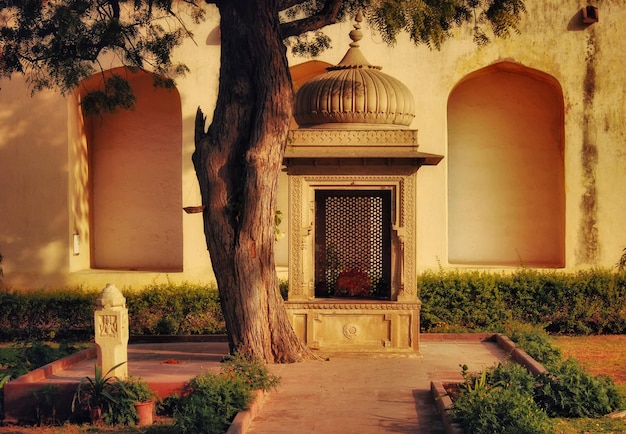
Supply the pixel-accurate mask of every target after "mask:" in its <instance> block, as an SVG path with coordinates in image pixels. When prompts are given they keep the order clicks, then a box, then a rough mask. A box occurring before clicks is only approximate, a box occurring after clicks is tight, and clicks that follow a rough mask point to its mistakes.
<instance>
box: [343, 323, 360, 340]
mask: <svg viewBox="0 0 626 434" xmlns="http://www.w3.org/2000/svg"><path fill="white" fill-rule="evenodd" d="M358 334H359V328H358V327H357V325H356V324H354V323H347V324H344V326H343V335H344V336H345V337H346V338H347V339H354V338H356V337H357V335H358Z"/></svg>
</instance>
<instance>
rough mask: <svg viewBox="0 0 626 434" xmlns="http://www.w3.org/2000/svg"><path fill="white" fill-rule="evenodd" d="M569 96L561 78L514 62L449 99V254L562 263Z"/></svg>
mask: <svg viewBox="0 0 626 434" xmlns="http://www.w3.org/2000/svg"><path fill="white" fill-rule="evenodd" d="M563 119H564V104H563V93H562V90H561V86H560V85H559V83H558V81H557V80H556V79H555V78H554V77H552V76H550V75H548V74H545V73H543V72H541V71H538V70H535V69H531V68H528V67H525V66H523V65H520V64H518V63H514V62H508V61H507V62H500V63H497V64H494V65H491V66H488V67H486V68H483V69H481V70H478V71H476V72H474V73H471V74H469V75H468V76H466V77H465V78H463V79H462V80H461V81H460V82H459V83H458V84H457V86H456V87H455V88H454V89H453V90H452V92H451V93H450V97H449V99H448V158H447V162H448V260H449V262H450V263H454V264H473V265H496V266H519V265H527V266H535V267H563V266H564V265H565V264H564V261H565V259H564V255H565V253H564V252H565V245H564V244H565V242H564V239H565V187H564V161H563V147H564V143H563V142H564V139H563V137H564V121H563Z"/></svg>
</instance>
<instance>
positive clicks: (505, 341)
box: [430, 333, 548, 434]
mask: <svg viewBox="0 0 626 434" xmlns="http://www.w3.org/2000/svg"><path fill="white" fill-rule="evenodd" d="M487 340H495V342H497V344H498V345H499V346H500V348H502V350H504V351H505V352H506V353H507V354H508V355H509V356H511V358H512V359H513V360H514V361H515V362H516V363H519V364H520V365H522V366H523V367H525V368H526V369H527V370H528V372H530V373H531V374H532V375H534V376H537V375H538V374H545V373H547V372H548V370H547V369H546V368H544V367H543V365H542V364H541V363H539V362H537V361H536V360H535V359H533V358H532V357H530V356H529V355H528V353H526V351H524V350H522V349H521V348H517V347H516V346H515V343H513V341H511V339H509V338H508V337H507V336H505V335H503V334H501V333H497V334H495V335H492V337H491V339H487ZM430 393H431V394H432V396H433V398H434V400H435V406H436V407H437V410H438V411H439V414H440V415H441V420H442V422H443V425H444V427H445V429H446V433H447V434H463V429H462V428H461V426H460V425H459V424H458V423H455V422H452V421H451V420H450V417H449V413H450V409H451V408H452V399H450V396H448V393H447V392H446V389H445V388H444V387H443V382H442V381H431V383H430Z"/></svg>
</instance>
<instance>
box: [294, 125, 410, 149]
mask: <svg viewBox="0 0 626 434" xmlns="http://www.w3.org/2000/svg"><path fill="white" fill-rule="evenodd" d="M320 144H324V145H326V146H329V145H330V146H334V145H358V146H367V145H380V144H386V145H404V146H407V145H409V146H417V131H416V130H356V131H355V130H324V129H304V130H291V131H289V145H293V146H298V145H315V146H320Z"/></svg>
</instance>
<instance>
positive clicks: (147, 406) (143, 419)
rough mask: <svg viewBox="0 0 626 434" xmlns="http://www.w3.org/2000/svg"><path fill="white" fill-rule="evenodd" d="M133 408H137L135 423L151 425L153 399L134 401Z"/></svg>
mask: <svg viewBox="0 0 626 434" xmlns="http://www.w3.org/2000/svg"><path fill="white" fill-rule="evenodd" d="M135 408H136V409H137V415H138V416H139V422H138V423H137V425H139V426H146V425H152V414H153V413H154V401H148V402H135Z"/></svg>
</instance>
